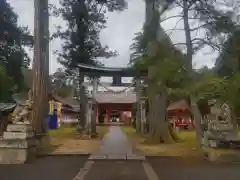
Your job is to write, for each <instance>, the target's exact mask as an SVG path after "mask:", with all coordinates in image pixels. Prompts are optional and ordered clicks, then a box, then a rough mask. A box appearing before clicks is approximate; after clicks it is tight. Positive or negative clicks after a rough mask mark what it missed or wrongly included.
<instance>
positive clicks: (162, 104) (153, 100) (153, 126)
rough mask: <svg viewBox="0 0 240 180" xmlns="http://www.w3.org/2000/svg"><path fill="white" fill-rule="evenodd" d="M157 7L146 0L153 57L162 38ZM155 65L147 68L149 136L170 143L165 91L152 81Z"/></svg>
mask: <svg viewBox="0 0 240 180" xmlns="http://www.w3.org/2000/svg"><path fill="white" fill-rule="evenodd" d="M159 19H160V17H159V8H158V5H157V1H154V0H152V1H150V0H149V1H146V22H145V30H146V31H147V33H148V35H149V44H148V47H147V50H148V56H149V57H155V56H156V53H157V50H158V48H159V47H158V44H159V43H158V41H161V40H162V37H163V36H162V34H160V33H159V30H160V24H159ZM155 74H156V67H154V66H151V67H149V68H148V81H149V82H148V86H149V87H148V102H149V112H148V122H149V138H150V140H151V141H153V142H156V143H159V142H162V143H172V142H174V139H173V137H174V138H175V136H173V135H174V133H172V132H171V131H172V129H171V128H170V124H169V121H168V119H167V118H166V113H167V91H166V89H165V87H164V86H163V85H162V84H161V82H154V78H155ZM157 83H159V84H157Z"/></svg>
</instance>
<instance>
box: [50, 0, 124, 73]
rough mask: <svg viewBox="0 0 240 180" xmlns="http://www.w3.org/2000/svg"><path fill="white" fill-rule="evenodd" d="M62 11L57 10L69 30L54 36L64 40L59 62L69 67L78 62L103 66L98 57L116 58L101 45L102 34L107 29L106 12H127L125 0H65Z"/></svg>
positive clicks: (58, 32) (113, 53)
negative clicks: (125, 10)
mask: <svg viewBox="0 0 240 180" xmlns="http://www.w3.org/2000/svg"><path fill="white" fill-rule="evenodd" d="M60 4H61V6H62V7H61V8H60V9H57V10H56V11H55V13H56V15H61V16H62V17H63V19H64V20H66V22H67V26H68V28H67V30H64V31H62V30H61V28H59V29H58V31H57V33H55V34H54V36H53V37H60V38H61V39H63V40H64V45H63V46H62V52H61V53H59V59H58V60H59V62H60V63H61V64H63V65H64V66H65V67H67V68H73V69H74V68H76V67H77V64H78V63H84V64H88V65H99V62H97V58H99V57H105V58H109V57H111V56H114V55H116V52H112V51H110V50H109V49H108V47H107V46H103V45H102V44H101V42H100V37H99V35H100V31H101V30H102V29H103V28H105V24H106V12H107V11H114V10H123V9H124V8H125V7H126V3H125V1H124V0H112V1H107V0H91V1H89V0H82V1H79V0H61V1H60Z"/></svg>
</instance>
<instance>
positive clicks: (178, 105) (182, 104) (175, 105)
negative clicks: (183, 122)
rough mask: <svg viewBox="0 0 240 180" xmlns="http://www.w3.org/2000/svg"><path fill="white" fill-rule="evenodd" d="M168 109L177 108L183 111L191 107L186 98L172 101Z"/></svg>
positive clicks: (173, 109)
mask: <svg viewBox="0 0 240 180" xmlns="http://www.w3.org/2000/svg"><path fill="white" fill-rule="evenodd" d="M167 110H168V111H175V110H181V111H186V110H187V111H188V110H189V111H190V107H189V105H188V104H187V102H186V101H185V100H180V101H176V102H173V103H171V104H170V105H169V106H168V108H167Z"/></svg>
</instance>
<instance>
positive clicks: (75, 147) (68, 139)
mask: <svg viewBox="0 0 240 180" xmlns="http://www.w3.org/2000/svg"><path fill="white" fill-rule="evenodd" d="M97 132H98V134H99V136H98V137H97V138H92V139H91V138H89V137H88V136H84V137H77V135H76V129H75V127H71V126H63V127H61V128H59V129H57V130H52V131H49V134H50V143H51V147H50V148H49V149H48V150H46V151H49V152H51V154H91V153H94V152H97V151H98V150H99V148H100V145H101V139H102V137H103V136H104V135H105V134H106V133H107V132H108V127H106V126H99V127H97Z"/></svg>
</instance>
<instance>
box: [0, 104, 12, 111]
mask: <svg viewBox="0 0 240 180" xmlns="http://www.w3.org/2000/svg"><path fill="white" fill-rule="evenodd" d="M15 106H16V104H15V103H0V111H7V110H10V109H13V108H14V107H15Z"/></svg>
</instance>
